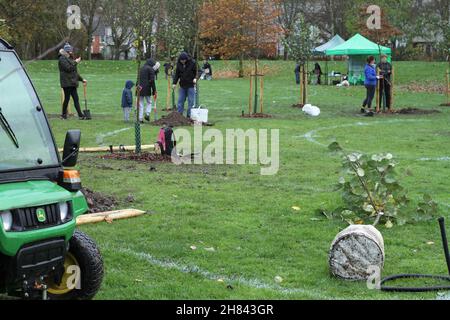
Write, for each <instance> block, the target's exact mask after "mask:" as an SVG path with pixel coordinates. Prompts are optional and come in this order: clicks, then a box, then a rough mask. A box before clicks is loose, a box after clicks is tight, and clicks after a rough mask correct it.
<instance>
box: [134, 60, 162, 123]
mask: <svg viewBox="0 0 450 320" xmlns="http://www.w3.org/2000/svg"><path fill="white" fill-rule="evenodd" d="M157 67H158V64H157V63H156V62H155V61H154V60H153V59H149V60H147V63H146V64H145V65H144V66H143V67H142V68H141V70H140V77H139V86H140V88H141V91H140V95H139V106H138V109H139V110H138V112H139V122H141V123H143V122H144V108H145V120H146V121H148V122H149V121H150V115H151V113H152V109H153V101H152V96H154V97H155V100H156V97H157V95H158V93H157V91H156V82H155V80H156V70H158V68H157Z"/></svg>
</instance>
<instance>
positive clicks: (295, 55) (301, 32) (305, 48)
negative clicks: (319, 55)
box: [284, 14, 313, 106]
mask: <svg viewBox="0 0 450 320" xmlns="http://www.w3.org/2000/svg"><path fill="white" fill-rule="evenodd" d="M284 45H285V47H286V49H287V51H288V53H289V56H290V57H291V58H292V59H294V60H295V61H297V62H298V64H299V65H300V74H301V80H302V81H301V86H300V105H301V106H303V105H305V104H307V103H308V90H307V87H308V79H307V77H308V75H307V70H308V67H307V64H308V61H309V59H310V57H311V54H312V50H313V42H312V39H311V27H310V25H309V24H308V23H306V21H305V18H304V17H303V15H302V14H299V15H297V18H296V20H295V23H294V26H293V29H292V30H291V31H290V33H289V36H288V37H287V38H286V39H285V41H284Z"/></svg>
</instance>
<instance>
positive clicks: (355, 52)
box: [325, 33, 392, 84]
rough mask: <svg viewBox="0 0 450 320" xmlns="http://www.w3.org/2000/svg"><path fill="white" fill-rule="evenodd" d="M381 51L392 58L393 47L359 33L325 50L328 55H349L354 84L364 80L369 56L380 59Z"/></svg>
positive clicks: (351, 76)
mask: <svg viewBox="0 0 450 320" xmlns="http://www.w3.org/2000/svg"><path fill="white" fill-rule="evenodd" d="M380 52H381V54H385V55H387V56H388V60H391V54H392V50H391V48H388V47H384V46H381V45H378V44H376V43H375V42H372V41H370V40H369V39H367V38H365V37H363V36H362V35H360V34H359V33H358V34H356V35H355V36H353V37H352V38H351V39H349V40H348V41H346V42H345V43H343V44H341V45H338V46H337V47H334V48H332V49H328V50H326V51H325V54H326V55H327V56H348V76H349V80H350V82H351V83H353V84H357V83H361V82H364V66H365V64H366V59H367V56H370V55H373V56H375V57H376V58H377V61H380Z"/></svg>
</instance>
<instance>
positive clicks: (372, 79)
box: [361, 56, 383, 116]
mask: <svg viewBox="0 0 450 320" xmlns="http://www.w3.org/2000/svg"><path fill="white" fill-rule="evenodd" d="M376 68H377V66H376V63H375V57H373V56H370V57H369V58H368V59H367V64H366V66H365V68H364V74H365V77H366V79H365V80H364V86H365V87H366V92H367V93H366V99H365V100H364V102H363V106H362V108H361V113H365V114H367V115H369V116H373V110H372V102H373V99H374V98H375V92H376V88H377V83H378V80H379V79H382V78H383V77H380V76H377V71H376ZM366 107H368V108H369V110H366Z"/></svg>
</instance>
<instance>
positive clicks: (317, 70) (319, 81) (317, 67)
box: [313, 63, 323, 85]
mask: <svg viewBox="0 0 450 320" xmlns="http://www.w3.org/2000/svg"><path fill="white" fill-rule="evenodd" d="M313 73H314V74H315V75H316V76H317V84H318V85H321V84H322V75H323V72H322V68H321V67H320V64H319V63H316V64H315V65H314V71H313Z"/></svg>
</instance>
